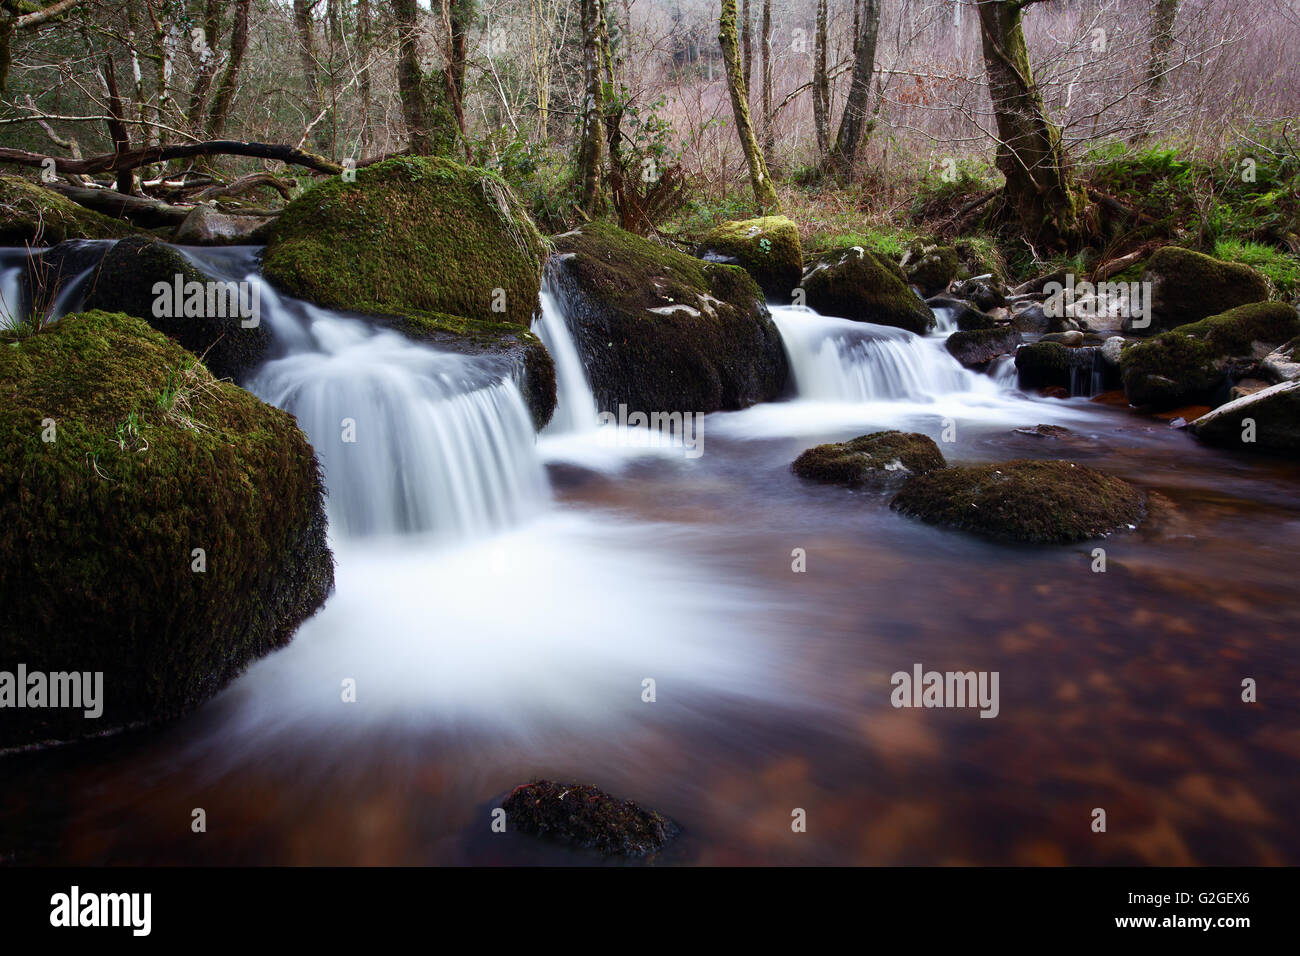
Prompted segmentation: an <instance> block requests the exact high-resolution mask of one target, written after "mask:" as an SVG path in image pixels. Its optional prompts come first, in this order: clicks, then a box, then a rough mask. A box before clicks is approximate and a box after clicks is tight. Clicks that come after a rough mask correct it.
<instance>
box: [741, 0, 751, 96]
mask: <svg viewBox="0 0 1300 956" xmlns="http://www.w3.org/2000/svg"><path fill="white" fill-rule="evenodd" d="M740 20H741V23H740V56H741V66H742V68H743V70H744V73H745V89H747V90H750V89H753V85H752V83H753V79H754V20H753V18H752V17H751V16H750V15H749V0H743V2H742V3H741V5H740Z"/></svg>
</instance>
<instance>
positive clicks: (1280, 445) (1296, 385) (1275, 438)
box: [1189, 382, 1300, 456]
mask: <svg viewBox="0 0 1300 956" xmlns="http://www.w3.org/2000/svg"><path fill="white" fill-rule="evenodd" d="M1189 427H1190V428H1191V431H1192V434H1194V435H1195V436H1196V437H1197V438H1199V439H1201V440H1202V441H1204V442H1205V443H1207V444H1210V445H1220V446H1222V447H1225V448H1239V449H1241V450H1242V451H1261V452H1272V453H1274V454H1283V455H1290V456H1297V455H1300V382H1279V383H1278V384H1277V385H1272V386H1269V387H1268V388H1265V389H1261V390H1259V391H1256V392H1252V393H1251V394H1249V395H1245V396H1242V397H1241V398H1238V399H1236V400H1234V401H1231V402H1228V404H1226V405H1220V406H1219V407H1218V408H1216V409H1214V410H1213V411H1212V412H1209V413H1207V414H1205V415H1202V416H1201V417H1200V418H1198V419H1196V420H1195V421H1194V422H1192V423H1191V425H1190V426H1189Z"/></svg>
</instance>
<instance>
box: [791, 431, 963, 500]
mask: <svg viewBox="0 0 1300 956" xmlns="http://www.w3.org/2000/svg"><path fill="white" fill-rule="evenodd" d="M945 465H947V462H946V461H944V458H943V453H942V452H941V451H939V446H938V445H936V444H935V443H934V440H933V439H931V438H930V437H928V436H926V435H921V434H917V433H915V432H899V431H887V432H875V433H873V434H871V435H862V436H859V437H858V438H854V439H852V440H851V441H846V442H837V443H834V444H828V445H817V446H816V447H814V448H809V449H808V450H807V451H805V452H804V453H803V454H802V455H800V456H799V457H798V458H796V459H795V460H794V464H792V465H791V466H790V468H791V470H792V471H794V473H795V474H796V475H798V476H799V477H800V478H808V479H811V480H813V481H827V482H833V483H835V484H843V485H851V486H856V485H887V484H896V483H898V482H902V481H904V480H906V479H907V478H909V477H910V476H912V475H924V474H927V473H928V472H931V471H934V470H935V469H936V468H943V467H944V466H945Z"/></svg>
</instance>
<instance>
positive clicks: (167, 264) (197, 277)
mask: <svg viewBox="0 0 1300 956" xmlns="http://www.w3.org/2000/svg"><path fill="white" fill-rule="evenodd" d="M177 277H179V278H180V282H181V284H182V290H183V289H184V285H185V284H186V283H191V282H197V283H200V284H201V285H203V286H204V288H205V290H206V288H207V283H208V282H210V281H212V278H211V276H208V275H205V274H204V273H203V272H201V271H199V269H198V268H196V267H195V266H194V264H193V263H191V262H190V260H189V259H186V258H185V257H184V256H183V255H181V254H180V253H179V252H177V251H176V250H175V249H173V248H172V247H171V246H168V245H166V244H165V243H162V242H159V241H158V240H157V239H147V238H144V237H142V236H132V237H129V238H127V239H123V240H122V241H121V242H119V243H117V244H116V245H115V246H113V247H112V249H110V250H109V251H108V252H107V254H105V255H104V256H103V258H102V259H101V260H100V263H99V265H98V267H97V269H96V270H95V272H94V273H93V274H92V275H91V277H90V279H89V280H88V282H87V285H86V299H85V304H84V308H86V309H88V310H89V309H99V310H102V311H104V312H125V313H126V314H127V315H134V316H136V317H137V318H141V319H144V320H145V321H146V322H148V323H149V324H150V325H151V326H153V327H154V328H155V329H157V330H158V331H159V332H161V333H162V334H163V335H166V336H168V337H169V338H171V339H174V340H175V341H177V342H179V343H180V344H181V345H182V346H184V347H185V348H187V349H189V350H190V351H191V352H193V353H194V354H195V355H197V356H200V357H202V359H203V363H204V364H205V365H207V367H208V368H209V369H210V370H211V371H212V374H213V375H215V376H217V378H230V379H234V380H235V381H239V380H240V379H241V378H243V377H244V376H245V375H246V374H247V373H248V372H249V371H250V370H251V369H252V368H254V367H255V366H256V365H258V364H259V363H260V362H261V361H262V359H263V357H264V356H265V354H266V350H267V348H268V347H269V346H270V344H271V330H270V329H269V328H268V327H267V326H266V325H264V324H263V323H262V322H261V321H260V316H258V319H257V322H256V324H255V325H251V326H249V327H245V324H244V323H245V321H250V322H251V321H252V320H245V319H244V318H242V317H241V316H240V314H239V310H238V308H235V309H233V310H232V309H230V308H226V306H227V305H229V304H230V300H229V299H227V298H226V297H224V296H223V297H221V301H222V308H221V310H220V311H221V312H223V313H224V314H217V312H218V310H216V309H209V308H208V306H207V304H206V301H205V305H204V308H203V313H204V314H202V315H194V316H187V315H184V314H172V315H170V316H168V315H162V316H160V315H158V314H156V311H157V310H156V309H155V306H156V304H157V303H158V301H159V295H158V293H156V292H155V291H154V287H155V284H156V283H164V284H165V285H166V286H167V287H168V293H166V294H167V295H168V296H169V297H170V298H172V299H174V298H175V296H174V294H173V293H174V290H175V288H176V281H177ZM222 287H223V288H224V287H225V284H224V283H223V284H222ZM235 295H236V301H237V298H238V295H239V292H238V289H236V292H235ZM205 296H206V292H205ZM215 301H216V300H215V299H214V302H215ZM250 301H251V300H250ZM176 304H177V303H173V305H176ZM182 304H183V300H182Z"/></svg>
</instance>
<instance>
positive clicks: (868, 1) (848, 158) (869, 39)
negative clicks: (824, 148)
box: [830, 0, 880, 175]
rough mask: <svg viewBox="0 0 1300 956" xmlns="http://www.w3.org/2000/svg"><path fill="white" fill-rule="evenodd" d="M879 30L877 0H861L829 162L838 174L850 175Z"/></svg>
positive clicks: (865, 110) (859, 140) (866, 107)
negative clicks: (847, 82)
mask: <svg viewBox="0 0 1300 956" xmlns="http://www.w3.org/2000/svg"><path fill="white" fill-rule="evenodd" d="M879 33H880V0H865V3H864V4H863V8H862V13H861V16H860V17H859V18H858V32H857V33H856V34H855V35H854V37H853V79H852V81H851V82H850V85H849V95H848V98H847V99H846V100H845V102H844V113H843V114H842V115H841V116H840V128H839V131H838V132H837V133H836V134H835V146H834V147H833V148H832V149H831V153H830V164H831V166H832V168H834V169H835V170H836V171H837V172H839V173H840V174H841V175H852V173H853V166H854V163H856V162H857V156H858V147H859V146H860V145H861V144H862V137H863V134H864V133H865V132H866V128H867V115H868V113H869V112H870V100H871V78H872V75H873V74H874V73H875V70H876V40H877V37H878V36H879Z"/></svg>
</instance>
